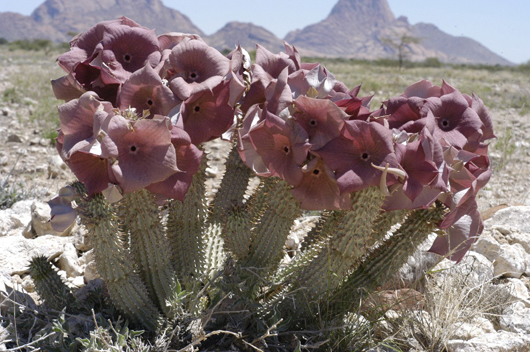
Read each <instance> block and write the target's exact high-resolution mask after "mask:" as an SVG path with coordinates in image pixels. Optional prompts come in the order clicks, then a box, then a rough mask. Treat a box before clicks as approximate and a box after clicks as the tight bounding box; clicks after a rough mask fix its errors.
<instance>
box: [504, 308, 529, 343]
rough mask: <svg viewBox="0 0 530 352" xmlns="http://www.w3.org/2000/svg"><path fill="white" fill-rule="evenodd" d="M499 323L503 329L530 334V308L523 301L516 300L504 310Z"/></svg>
mask: <svg viewBox="0 0 530 352" xmlns="http://www.w3.org/2000/svg"><path fill="white" fill-rule="evenodd" d="M499 323H500V326H501V328H502V329H503V330H506V331H511V332H516V333H523V334H528V335H529V336H530V308H527V307H525V304H524V303H523V302H515V303H513V304H511V305H510V306H509V307H508V308H506V309H505V310H504V314H503V315H502V316H501V317H500V319H499Z"/></svg>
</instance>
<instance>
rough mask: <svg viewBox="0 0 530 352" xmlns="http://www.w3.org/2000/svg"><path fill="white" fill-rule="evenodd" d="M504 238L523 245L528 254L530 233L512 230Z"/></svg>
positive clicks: (529, 250) (511, 242)
mask: <svg viewBox="0 0 530 352" xmlns="http://www.w3.org/2000/svg"><path fill="white" fill-rule="evenodd" d="M506 239H507V240H508V242H509V243H510V244H515V243H519V244H520V245H521V246H523V248H524V250H525V251H526V253H529V254H530V233H522V232H519V231H514V232H512V233H510V234H509V235H507V236H506Z"/></svg>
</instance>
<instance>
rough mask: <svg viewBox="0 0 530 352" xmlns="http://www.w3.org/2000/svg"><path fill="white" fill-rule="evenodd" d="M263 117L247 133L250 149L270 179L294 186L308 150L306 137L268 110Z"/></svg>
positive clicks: (304, 133)
mask: <svg viewBox="0 0 530 352" xmlns="http://www.w3.org/2000/svg"><path fill="white" fill-rule="evenodd" d="M263 113H264V116H265V117H264V120H263V121H262V122H260V123H259V124H258V125H256V126H255V127H253V128H252V129H251V130H250V132H249V133H248V134H249V136H250V140H251V142H252V145H253V146H254V148H255V149H256V152H257V153H258V154H259V155H260V156H261V158H262V159H263V162H264V163H265V165H266V166H267V168H268V169H269V170H270V172H271V173H272V174H273V175H275V176H279V177H281V178H283V179H284V180H286V181H287V182H289V183H290V184H291V185H293V186H297V185H298V184H300V182H301V181H302V178H303V174H302V166H303V163H304V162H305V160H306V158H307V153H308V151H309V148H310V145H309V144H308V143H307V133H306V132H305V131H304V130H303V129H302V128H301V127H300V126H299V125H298V124H297V123H292V124H288V123H286V122H285V121H284V120H282V119H281V118H279V117H278V116H276V115H273V114H271V113H269V112H267V110H263Z"/></svg>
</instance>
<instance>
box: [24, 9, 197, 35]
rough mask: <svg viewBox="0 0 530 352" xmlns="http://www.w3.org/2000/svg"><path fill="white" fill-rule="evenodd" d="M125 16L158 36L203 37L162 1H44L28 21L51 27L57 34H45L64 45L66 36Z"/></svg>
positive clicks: (190, 23) (183, 16)
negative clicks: (164, 34) (172, 33)
mask: <svg viewBox="0 0 530 352" xmlns="http://www.w3.org/2000/svg"><path fill="white" fill-rule="evenodd" d="M121 16H127V17H129V18H131V19H133V20H134V21H136V22H138V23H140V24H141V25H142V26H145V27H147V28H155V29H156V32H157V34H162V33H165V32H175V31H177V32H185V33H196V34H199V35H203V32H202V31H201V30H200V29H199V28H198V27H196V26H195V25H194V24H193V23H192V22H191V21H190V19H189V18H188V17H187V16H185V15H183V14H181V13H180V12H178V11H176V10H173V9H171V8H168V7H166V6H165V5H164V4H163V3H162V1H161V0H142V1H138V0H91V1H72V0H46V1H45V2H44V3H43V4H42V5H40V6H39V7H37V8H36V9H35V11H33V13H32V14H31V16H30V17H29V19H30V20H32V21H33V22H34V23H36V24H37V25H41V26H42V25H49V26H53V27H54V28H55V30H56V32H57V33H55V34H54V35H52V34H51V33H49V34H48V33H47V35H46V36H47V37H48V38H50V39H53V40H59V41H60V40H62V41H66V40H68V39H69V38H70V36H69V35H68V32H73V33H80V32H83V31H85V30H86V29H88V28H89V27H91V26H93V25H94V24H96V23H98V22H100V21H105V20H111V19H115V18H118V17H121Z"/></svg>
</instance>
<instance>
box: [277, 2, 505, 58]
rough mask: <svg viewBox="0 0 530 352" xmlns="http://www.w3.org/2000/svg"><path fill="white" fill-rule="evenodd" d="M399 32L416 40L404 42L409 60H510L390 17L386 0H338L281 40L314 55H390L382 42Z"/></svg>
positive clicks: (465, 40) (392, 52)
mask: <svg viewBox="0 0 530 352" xmlns="http://www.w3.org/2000/svg"><path fill="white" fill-rule="evenodd" d="M403 36H409V37H416V38H418V39H419V40H420V41H419V43H411V44H409V45H408V46H407V49H408V50H407V53H408V55H409V58H410V59H411V60H414V61H419V60H424V59H426V58H429V57H436V58H438V59H439V60H441V61H444V62H453V63H482V64H490V65H495V64H500V65H510V64H511V63H510V62H509V61H508V60H506V59H504V58H502V57H501V56H499V55H497V54H495V53H493V52H492V51H490V50H488V49H487V48H486V47H484V46H483V45H481V44H480V43H478V42H477V41H475V40H473V39H470V38H465V37H455V36H451V35H449V34H447V33H444V32H442V31H440V30H439V29H438V28H436V26H434V25H430V24H422V23H420V24H417V25H415V26H412V25H410V24H409V23H408V21H407V19H406V18H405V17H400V18H397V19H396V18H395V17H394V14H393V13H392V11H391V10H390V7H389V5H388V2H387V0H339V1H338V3H337V4H336V5H335V6H334V7H333V9H332V10H331V13H330V14H329V16H328V17H327V18H325V19H324V20H322V21H320V22H318V23H315V24H312V25H310V26H307V27H305V28H303V29H301V30H297V31H293V32H290V33H288V34H287V36H286V37H285V40H286V41H287V42H289V43H290V44H292V45H295V46H296V47H297V48H299V49H300V51H303V50H309V51H312V52H317V53H318V55H319V56H331V57H337V56H340V57H355V58H361V59H377V58H384V57H394V58H395V57H396V50H395V49H394V48H393V47H392V46H391V45H388V44H386V43H385V42H384V40H385V39H393V40H394V42H395V43H398V42H399V39H400V38H401V37H403Z"/></svg>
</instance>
